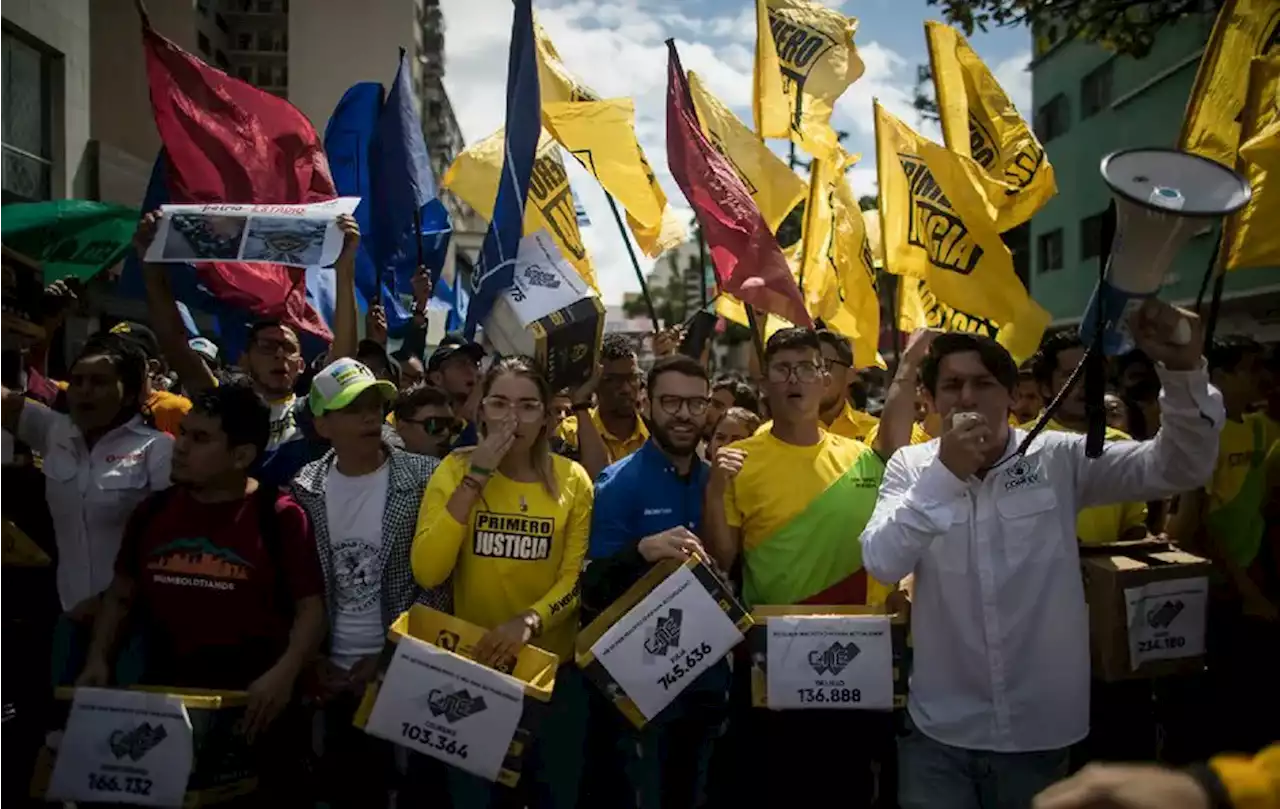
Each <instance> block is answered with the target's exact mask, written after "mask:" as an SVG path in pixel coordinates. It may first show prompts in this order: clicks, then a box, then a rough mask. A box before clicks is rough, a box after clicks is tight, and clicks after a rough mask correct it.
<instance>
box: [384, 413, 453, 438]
mask: <svg viewBox="0 0 1280 809" xmlns="http://www.w3.org/2000/svg"><path fill="white" fill-rule="evenodd" d="M396 421H397V422H399V423H404V424H416V425H418V426H419V427H421V428H422V431H423V432H424V433H426V434H427V435H453V434H454V433H456V432H458V421H457V419H453V418H449V417H448V416H429V417H427V418H425V419H397V420H396Z"/></svg>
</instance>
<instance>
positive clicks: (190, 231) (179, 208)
mask: <svg viewBox="0 0 1280 809" xmlns="http://www.w3.org/2000/svg"><path fill="white" fill-rule="evenodd" d="M359 204H360V198H359V197H339V198H338V199H332V200H329V201H327V202H316V203H312V204H310V205H224V204H208V205H161V206H160V212H161V214H163V216H162V217H161V219H160V224H159V227H158V228H157V229H156V236H155V239H154V241H152V242H151V245H150V246H149V247H148V248H147V253H146V260H147V261H148V262H151V263H156V264H165V263H169V264H173V263H187V262H192V261H252V262H258V263H263V264H282V265H285V266H289V267H315V266H321V267H324V266H329V265H331V264H333V263H334V262H335V261H336V260H337V259H338V254H339V253H341V252H342V239H343V237H342V231H340V230H339V229H338V224H337V218H338V217H339V216H340V215H342V214H350V213H353V212H354V211H355V209H356V206H357V205H359Z"/></svg>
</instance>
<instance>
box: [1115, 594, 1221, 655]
mask: <svg viewBox="0 0 1280 809" xmlns="http://www.w3.org/2000/svg"><path fill="white" fill-rule="evenodd" d="M1124 602H1125V612H1126V614H1127V617H1128V620H1129V666H1130V667H1131V669H1132V670H1134V671H1137V670H1138V667H1139V666H1141V665H1142V664H1143V663H1147V662H1149V661H1152V660H1176V659H1179V658H1183V657H1198V656H1199V655H1202V654H1204V623H1205V609H1206V607H1207V605H1208V602H1209V579H1208V578H1206V577H1204V576H1198V577H1196V578H1191V579H1168V580H1166V581H1155V582H1151V583H1150V584H1144V585H1142V586H1141V587H1126V588H1125V591H1124Z"/></svg>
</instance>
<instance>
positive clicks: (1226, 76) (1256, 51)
mask: <svg viewBox="0 0 1280 809" xmlns="http://www.w3.org/2000/svg"><path fill="white" fill-rule="evenodd" d="M1278 55H1280V3H1277V2H1276V0H1227V2H1226V3H1224V4H1223V6H1222V9H1221V10H1220V11H1219V12H1218V19H1217V21H1216V22H1215V23H1214V24H1213V33H1212V34H1210V35H1209V44H1208V45H1206V46H1205V49H1204V55H1203V56H1201V57H1200V67H1199V69H1198V70H1197V71H1196V82H1195V84H1194V85H1193V86H1192V88H1191V98H1190V100H1188V101H1187V111H1186V114H1185V115H1184V116H1183V119H1182V133H1181V135H1180V136H1179V138H1178V144H1179V147H1180V148H1181V149H1183V150H1184V151H1188V152H1192V153H1194V154H1198V155H1201V156H1203V157H1207V158H1209V159H1210V160H1216V161H1218V162H1219V163H1221V164H1222V165H1224V166H1226V167H1227V168H1230V169H1234V168H1236V157H1237V154H1238V152H1239V150H1240V143H1241V137H1240V127H1241V120H1242V113H1243V111H1244V107H1245V102H1246V97H1247V96H1248V93H1249V73H1250V70H1249V65H1250V62H1252V60H1253V59H1254V57H1264V58H1266V57H1270V56H1278Z"/></svg>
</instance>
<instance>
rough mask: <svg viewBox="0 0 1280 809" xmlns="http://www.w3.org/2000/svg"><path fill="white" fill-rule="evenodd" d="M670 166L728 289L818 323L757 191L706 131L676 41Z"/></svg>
mask: <svg viewBox="0 0 1280 809" xmlns="http://www.w3.org/2000/svg"><path fill="white" fill-rule="evenodd" d="M667 50H668V56H667V165H668V166H669V167H670V168H671V175H672V176H673V177H675V180H676V184H677V185H679V186H680V190H681V191H683V192H684V196H685V198H686V199H688V200H689V204H690V205H692V206H693V212H694V214H695V215H696V216H697V217H698V224H699V225H701V226H702V234H703V236H704V237H705V238H706V240H707V245H708V246H709V247H710V248H711V261H712V263H713V264H714V265H715V271H716V281H717V284H718V285H719V287H720V289H722V290H724V291H725V292H728V293H729V294H730V295H733V296H734V297H736V298H737V299H738V300H740V301H742V302H743V303H747V304H750V305H752V306H754V307H755V308H756V309H758V310H760V311H762V312H769V313H771V314H775V315H778V316H780V317H784V318H786V319H787V320H790V321H791V322H792V323H795V324H796V325H797V326H811V325H812V324H813V321H812V320H810V319H809V313H808V311H806V310H805V306H804V298H803V297H801V295H800V289H799V288H798V287H797V286H796V281H795V278H793V277H792V276H791V268H790V267H789V266H788V265H787V259H786V257H785V256H783V255H782V250H781V248H779V247H778V240H777V239H775V238H774V236H773V233H772V232H771V231H770V230H769V226H768V225H767V224H765V221H764V217H762V216H761V215H760V209H758V208H757V207H756V204H755V202H754V201H753V200H752V199H751V193H750V192H749V191H747V189H746V187H745V186H743V184H742V181H741V180H739V179H738V175H737V173H736V172H735V171H734V170H733V166H731V165H730V164H729V161H728V160H726V159H725V158H724V156H723V155H721V154H720V152H718V151H716V148H715V147H714V146H712V145H711V142H710V141H708V140H707V136H706V135H705V134H703V132H702V127H700V126H699V125H698V115H697V113H696V112H694V108H693V99H692V97H691V96H690V95H689V85H688V83H687V81H686V80H685V75H684V70H683V69H682V68H681V67H680V55H679V54H678V53H676V45H675V42H674V41H672V40H667Z"/></svg>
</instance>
